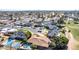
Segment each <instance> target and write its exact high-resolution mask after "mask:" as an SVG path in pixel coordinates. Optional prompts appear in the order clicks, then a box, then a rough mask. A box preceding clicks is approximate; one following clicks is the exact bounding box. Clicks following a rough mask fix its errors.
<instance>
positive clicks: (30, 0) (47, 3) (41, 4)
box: [0, 0, 79, 10]
mask: <svg viewBox="0 0 79 59" xmlns="http://www.w3.org/2000/svg"><path fill="white" fill-rule="evenodd" d="M0 10H79V1H78V0H0Z"/></svg>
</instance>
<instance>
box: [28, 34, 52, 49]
mask: <svg viewBox="0 0 79 59" xmlns="http://www.w3.org/2000/svg"><path fill="white" fill-rule="evenodd" d="M28 42H29V43H32V44H34V45H37V46H40V47H46V48H48V47H49V44H50V43H51V41H50V39H48V38H47V37H46V36H44V35H42V34H34V35H32V37H31V38H30V39H29V40H28Z"/></svg>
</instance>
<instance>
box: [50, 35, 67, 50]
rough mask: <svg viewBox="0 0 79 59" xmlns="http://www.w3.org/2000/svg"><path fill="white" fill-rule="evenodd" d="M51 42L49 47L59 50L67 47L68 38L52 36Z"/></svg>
mask: <svg viewBox="0 0 79 59" xmlns="http://www.w3.org/2000/svg"><path fill="white" fill-rule="evenodd" d="M51 42H52V43H51V44H50V46H49V47H50V48H51V49H57V50H61V49H66V48H67V44H68V39H67V38H66V37H64V36H60V37H54V38H53V39H52V40H51Z"/></svg>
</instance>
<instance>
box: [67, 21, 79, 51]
mask: <svg viewBox="0 0 79 59" xmlns="http://www.w3.org/2000/svg"><path fill="white" fill-rule="evenodd" d="M66 27H67V28H68V29H69V30H70V31H71V33H72V35H73V37H74V42H72V41H71V43H72V44H73V49H72V50H79V24H74V23H73V22H71V23H70V24H66ZM71 43H69V44H71Z"/></svg>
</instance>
